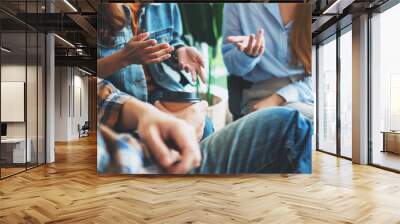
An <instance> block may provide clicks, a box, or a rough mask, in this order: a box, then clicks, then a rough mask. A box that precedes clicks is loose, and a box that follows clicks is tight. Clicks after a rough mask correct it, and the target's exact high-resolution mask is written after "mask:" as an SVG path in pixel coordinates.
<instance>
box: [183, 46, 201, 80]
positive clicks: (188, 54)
mask: <svg viewBox="0 0 400 224" xmlns="http://www.w3.org/2000/svg"><path fill="white" fill-rule="evenodd" d="M176 56H177V58H178V62H179V67H180V68H181V69H184V70H185V71H186V72H190V74H191V75H192V80H193V82H194V81H196V75H199V76H200V79H201V81H203V83H205V82H206V74H205V72H204V61H203V58H202V57H201V55H200V54H199V53H198V52H197V50H196V49H195V48H193V47H181V48H178V50H176Z"/></svg>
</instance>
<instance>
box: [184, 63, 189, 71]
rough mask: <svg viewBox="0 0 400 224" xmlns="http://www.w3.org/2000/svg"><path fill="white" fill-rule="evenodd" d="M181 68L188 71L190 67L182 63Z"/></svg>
mask: <svg viewBox="0 0 400 224" xmlns="http://www.w3.org/2000/svg"><path fill="white" fill-rule="evenodd" d="M183 69H184V70H185V72H187V73H189V72H190V68H189V66H188V65H187V64H183Z"/></svg>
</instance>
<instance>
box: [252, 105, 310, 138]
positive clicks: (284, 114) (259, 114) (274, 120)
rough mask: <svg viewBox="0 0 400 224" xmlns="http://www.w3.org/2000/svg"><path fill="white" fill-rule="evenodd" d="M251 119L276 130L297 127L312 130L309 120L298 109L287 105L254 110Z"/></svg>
mask: <svg viewBox="0 0 400 224" xmlns="http://www.w3.org/2000/svg"><path fill="white" fill-rule="evenodd" d="M252 120H254V121H255V123H257V124H258V125H261V126H263V127H272V128H274V129H276V130H279V129H287V128H298V129H300V130H301V131H305V132H312V125H311V122H310V121H309V120H308V119H307V118H305V117H304V116H303V115H302V114H301V113H300V112H299V111H297V110H295V109H293V108H288V107H272V108H267V109H262V110H259V111H256V112H254V114H253V117H252Z"/></svg>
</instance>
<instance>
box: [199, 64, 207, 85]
mask: <svg viewBox="0 0 400 224" xmlns="http://www.w3.org/2000/svg"><path fill="white" fill-rule="evenodd" d="M199 76H200V79H201V81H202V82H203V83H206V82H207V76H206V72H205V71H204V68H203V67H200V69H199Z"/></svg>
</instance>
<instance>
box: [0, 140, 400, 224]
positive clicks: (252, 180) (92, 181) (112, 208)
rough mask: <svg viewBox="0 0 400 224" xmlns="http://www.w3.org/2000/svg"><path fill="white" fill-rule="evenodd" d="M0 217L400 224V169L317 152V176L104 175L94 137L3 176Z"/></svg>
mask: <svg viewBox="0 0 400 224" xmlns="http://www.w3.org/2000/svg"><path fill="white" fill-rule="evenodd" d="M0 223H7V224H8V223H118V224H122V223H374V224H375V223H385V224H386V223H399V224H400V175H399V174H395V173H391V172H387V171H384V170H380V169H377V168H374V167H369V166H360V165H355V164H352V163H351V162H350V161H347V160H343V159H338V158H335V157H332V156H330V155H326V154H323V153H319V152H314V154H313V174H311V175H290V176H289V177H282V176H281V175H250V176H248V175H240V176H237V177H232V176H223V177H210V176H197V177H173V176H164V177H163V176H157V177H144V176H136V177H135V176H118V175H116V176H98V175H97V173H96V141H95V138H94V137H89V138H84V139H81V140H80V141H75V142H70V143H68V144H66V143H61V144H57V146H56V163H54V164H48V165H45V166H41V167H38V168H36V169H32V170H29V171H27V172H25V173H21V174H19V175H16V176H14V177H10V178H7V179H5V180H2V181H0Z"/></svg>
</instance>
